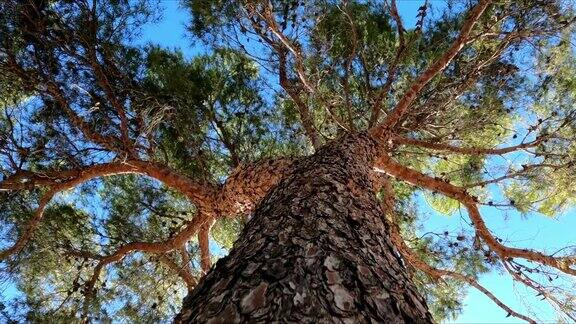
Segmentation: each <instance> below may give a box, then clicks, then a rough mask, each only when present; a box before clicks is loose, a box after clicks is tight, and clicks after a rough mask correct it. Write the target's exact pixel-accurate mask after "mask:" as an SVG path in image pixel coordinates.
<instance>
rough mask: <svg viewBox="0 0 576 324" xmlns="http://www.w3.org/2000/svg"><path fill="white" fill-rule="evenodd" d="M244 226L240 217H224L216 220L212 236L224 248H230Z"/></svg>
mask: <svg viewBox="0 0 576 324" xmlns="http://www.w3.org/2000/svg"><path fill="white" fill-rule="evenodd" d="M242 228H244V223H243V221H242V220H241V219H240V218H233V219H228V218H223V219H219V220H217V221H216V223H215V224H214V226H213V227H212V231H211V233H212V238H213V239H214V241H216V243H218V244H219V245H220V246H222V247H223V248H225V249H227V250H230V249H231V248H232V246H233V245H234V242H236V239H237V238H238V236H239V235H240V232H241V231H242Z"/></svg>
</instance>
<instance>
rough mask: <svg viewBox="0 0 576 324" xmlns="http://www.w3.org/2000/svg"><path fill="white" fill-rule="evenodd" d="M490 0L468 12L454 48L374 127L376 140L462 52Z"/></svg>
mask: <svg viewBox="0 0 576 324" xmlns="http://www.w3.org/2000/svg"><path fill="white" fill-rule="evenodd" d="M490 3H491V1H490V0H481V1H480V2H478V4H477V5H476V6H475V7H474V8H472V9H471V10H470V11H469V12H468V17H467V18H466V20H465V21H464V25H463V26H462V29H461V30H460V34H459V35H458V37H457V38H456V41H454V43H453V44H452V46H451V47H450V48H449V49H448V50H447V51H446V52H445V53H444V54H443V55H442V56H441V57H440V58H439V59H438V60H436V61H435V62H434V63H433V64H432V65H431V66H429V67H428V68H427V69H426V70H425V71H424V72H423V73H422V74H421V75H420V76H419V77H418V79H416V81H414V83H413V84H412V85H411V86H410V88H409V89H408V90H407V91H406V93H405V94H404V96H403V97H402V99H400V101H399V102H398V104H397V105H396V107H394V109H393V110H392V111H391V112H390V114H388V116H386V119H385V120H384V121H383V122H382V123H380V124H378V125H376V126H375V127H373V128H372V129H371V133H372V135H373V136H375V137H376V138H382V137H383V136H384V135H385V133H386V131H387V130H389V129H391V128H393V127H394V126H395V125H396V123H397V122H398V121H399V120H400V119H401V118H402V117H403V116H404V114H405V113H406V112H407V111H408V108H409V107H410V105H411V104H412V102H414V100H415V99H416V97H417V96H418V94H419V93H420V91H421V90H422V89H423V88H424V86H425V85H426V84H428V82H429V81H430V80H432V79H433V78H434V77H435V76H437V75H438V74H439V73H440V72H442V71H443V70H444V69H445V68H446V67H447V66H448V64H449V63H450V62H451V61H452V59H453V58H454V57H455V56H456V55H457V54H458V53H459V52H460V50H461V49H462V48H463V47H464V45H465V43H466V41H467V39H468V37H469V35H470V32H471V31H472V28H473V27H474V24H475V23H476V21H477V20H478V19H479V18H480V16H481V15H482V13H483V12H484V10H485V9H486V8H487V7H488V5H490Z"/></svg>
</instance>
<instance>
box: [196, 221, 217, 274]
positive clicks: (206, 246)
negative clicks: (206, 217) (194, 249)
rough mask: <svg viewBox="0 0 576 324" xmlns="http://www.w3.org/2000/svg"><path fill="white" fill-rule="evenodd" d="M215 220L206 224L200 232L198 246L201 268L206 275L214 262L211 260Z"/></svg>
mask: <svg viewBox="0 0 576 324" xmlns="http://www.w3.org/2000/svg"><path fill="white" fill-rule="evenodd" d="M213 224H214V220H213V219H212V220H211V221H208V222H206V223H205V224H204V225H203V226H202V227H201V228H200V230H199V231H198V245H200V266H201V268H202V272H203V273H204V274H206V273H208V271H210V268H211V267H212V261H211V260H210V228H211V227H212V225H213Z"/></svg>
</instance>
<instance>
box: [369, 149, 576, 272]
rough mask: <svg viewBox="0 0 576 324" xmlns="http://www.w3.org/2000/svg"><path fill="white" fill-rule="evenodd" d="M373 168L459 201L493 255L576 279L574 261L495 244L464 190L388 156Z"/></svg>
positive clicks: (474, 201) (474, 200)
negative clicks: (524, 260)
mask: <svg viewBox="0 0 576 324" xmlns="http://www.w3.org/2000/svg"><path fill="white" fill-rule="evenodd" d="M375 168H376V170H377V171H378V170H380V171H381V172H384V173H387V174H389V175H391V176H393V177H395V178H397V179H400V180H403V181H406V182H408V183H410V184H412V185H415V186H418V187H421V188H425V189H428V190H432V191H437V192H441V193H442V194H444V195H446V196H448V197H450V198H452V199H455V200H458V201H459V202H460V203H462V204H463V205H464V206H465V207H466V209H467V210H468V215H469V217H470V219H471V220H472V224H473V226H474V228H475V230H476V233H477V235H479V236H480V237H481V238H482V240H483V241H484V242H485V243H486V244H487V245H488V247H489V248H490V249H491V250H493V251H494V252H496V253H497V254H498V255H499V256H500V257H501V258H503V259H505V258H507V257H510V258H522V259H526V260H531V261H534V262H538V263H540V264H544V265H547V266H550V267H553V268H556V269H558V270H560V271H562V272H565V273H567V274H571V275H576V270H575V269H573V268H571V267H570V265H571V264H572V263H573V261H572V260H571V259H569V258H563V257H552V256H549V255H545V254H543V253H541V252H538V251H534V250H529V249H519V248H512V247H508V246H505V245H502V244H501V243H500V242H498V240H497V239H496V238H495V237H494V236H493V235H492V234H491V233H490V230H489V229H488V227H487V226H486V224H485V222H484V220H483V218H482V216H481V215H480V212H479V210H478V206H477V203H478V202H477V201H476V198H474V197H472V196H470V195H469V194H468V193H467V192H466V190H465V189H463V188H460V187H456V186H454V185H452V184H450V183H447V182H444V181H441V180H438V179H435V178H432V177H429V176H427V175H424V174H422V173H420V172H418V171H416V170H413V169H410V168H407V167H405V166H403V165H400V164H398V163H397V162H395V161H393V160H392V159H391V158H390V157H389V156H387V155H384V156H381V157H379V158H378V159H377V161H376V162H375Z"/></svg>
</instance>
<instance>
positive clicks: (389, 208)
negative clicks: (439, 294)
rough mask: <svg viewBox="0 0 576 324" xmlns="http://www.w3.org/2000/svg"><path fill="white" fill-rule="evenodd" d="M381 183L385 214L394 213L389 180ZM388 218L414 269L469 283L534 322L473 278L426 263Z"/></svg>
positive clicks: (396, 242)
mask: <svg viewBox="0 0 576 324" xmlns="http://www.w3.org/2000/svg"><path fill="white" fill-rule="evenodd" d="M383 184H384V185H383V190H384V205H385V207H386V209H385V210H386V214H387V215H393V214H394V210H393V208H394V200H395V197H394V192H393V189H392V187H391V184H390V181H389V180H388V179H384V183H383ZM389 218H390V219H391V222H389V223H390V227H389V228H390V237H391V239H392V242H393V243H394V245H396V247H397V248H398V250H399V251H400V253H401V254H402V257H403V258H404V260H405V261H406V262H408V263H409V264H410V265H411V266H413V267H414V268H416V269H419V270H420V271H423V272H424V273H426V274H427V275H429V276H430V277H431V278H432V279H434V281H437V282H438V281H439V280H440V279H441V278H443V277H447V276H449V277H453V278H455V279H457V280H459V281H464V282H466V283H468V284H470V285H471V286H472V287H474V288H476V289H478V290H479V291H480V292H482V293H483V294H484V295H486V296H487V297H488V298H490V299H491V300H492V301H493V302H494V303H496V304H497V305H498V306H499V307H500V308H502V309H504V310H505V311H506V312H508V314H509V316H514V317H517V318H520V319H522V320H525V321H527V322H529V323H536V321H535V320H533V319H531V318H529V317H528V316H526V315H523V314H520V313H518V312H516V311H514V310H513V309H511V308H510V307H509V306H507V305H506V304H504V303H503V302H502V301H500V300H499V299H498V298H497V297H496V296H494V294H492V293H491V292H490V291H489V290H488V289H486V288H484V287H483V286H482V285H480V284H479V283H478V281H477V280H475V279H474V278H472V277H470V276H466V275H463V274H460V273H457V272H454V271H449V270H443V269H437V268H434V267H432V266H430V265H428V264H427V263H426V262H425V261H423V260H422V259H421V258H420V257H418V256H417V255H416V254H415V253H414V252H413V251H412V249H411V248H410V247H409V246H408V245H407V244H406V242H405V241H404V239H403V238H402V235H401V234H400V229H399V227H398V224H397V223H396V222H395V221H394V217H393V216H391V217H389Z"/></svg>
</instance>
